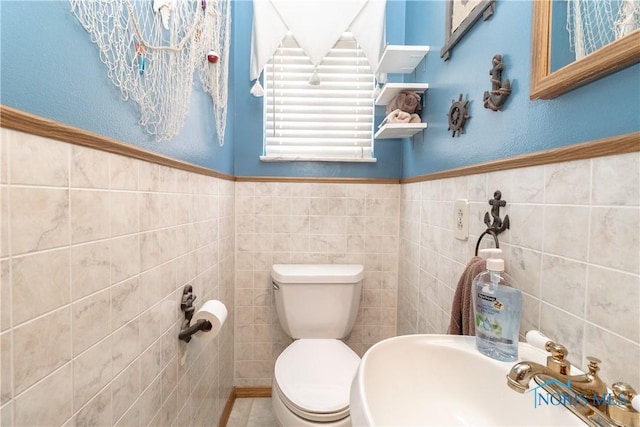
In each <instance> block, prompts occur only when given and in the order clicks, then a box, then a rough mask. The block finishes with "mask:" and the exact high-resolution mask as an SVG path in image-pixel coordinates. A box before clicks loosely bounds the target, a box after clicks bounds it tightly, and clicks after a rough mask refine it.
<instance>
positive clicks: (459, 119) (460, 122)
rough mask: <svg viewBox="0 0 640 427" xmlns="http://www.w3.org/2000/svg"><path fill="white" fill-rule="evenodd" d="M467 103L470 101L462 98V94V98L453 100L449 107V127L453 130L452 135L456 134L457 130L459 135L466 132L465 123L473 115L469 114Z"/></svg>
mask: <svg viewBox="0 0 640 427" xmlns="http://www.w3.org/2000/svg"><path fill="white" fill-rule="evenodd" d="M467 104H469V101H463V100H462V94H460V98H458V100H457V101H456V100H455V99H454V100H451V108H449V114H447V116H448V117H449V129H448V130H450V131H453V134H452V135H451V136H452V137H455V136H456V132H458V136H460V134H463V133H464V124H465V122H466V121H467V119H470V118H471V116H470V115H469V114H467Z"/></svg>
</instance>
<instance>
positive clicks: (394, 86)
mask: <svg viewBox="0 0 640 427" xmlns="http://www.w3.org/2000/svg"><path fill="white" fill-rule="evenodd" d="M427 89H429V83H387V84H385V85H384V87H383V88H382V91H381V92H380V95H378V97H377V98H376V103H375V105H387V104H388V103H389V102H391V100H392V99H393V98H395V97H396V95H398V93H400V92H401V91H403V90H410V91H413V92H418V93H423V92H424V91H426V90H427Z"/></svg>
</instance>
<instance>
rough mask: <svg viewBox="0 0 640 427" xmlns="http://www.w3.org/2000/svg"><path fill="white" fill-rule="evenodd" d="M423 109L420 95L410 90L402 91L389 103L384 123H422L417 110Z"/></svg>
mask: <svg viewBox="0 0 640 427" xmlns="http://www.w3.org/2000/svg"><path fill="white" fill-rule="evenodd" d="M421 109H422V107H421V105H420V95H418V94H417V93H416V92H412V91H409V90H403V91H400V92H399V93H398V94H397V95H396V97H395V98H393V100H392V101H391V102H390V103H389V104H387V117H386V118H385V119H384V120H383V123H420V122H421V119H420V116H419V115H418V114H417V113H416V112H417V111H420V110H421Z"/></svg>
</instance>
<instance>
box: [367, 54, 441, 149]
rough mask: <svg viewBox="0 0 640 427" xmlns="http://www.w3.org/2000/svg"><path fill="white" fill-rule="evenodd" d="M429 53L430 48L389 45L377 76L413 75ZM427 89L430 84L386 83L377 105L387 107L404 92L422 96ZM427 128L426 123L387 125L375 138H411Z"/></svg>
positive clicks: (381, 60) (378, 68)
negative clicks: (385, 74)
mask: <svg viewBox="0 0 640 427" xmlns="http://www.w3.org/2000/svg"><path fill="white" fill-rule="evenodd" d="M428 52H429V46H400V45H387V47H386V48H385V49H384V53H383V54H382V57H381V58H380V62H379V63H378V67H377V69H376V74H378V73H387V74H398V73H401V74H407V73H412V72H413V71H414V70H415V68H416V67H417V66H418V64H419V63H420V61H422V60H423V59H424V57H425V56H426V55H427V53H428ZM427 89H429V84H428V83H386V84H385V85H384V86H383V87H382V90H381V92H380V95H378V97H377V98H376V100H375V105H378V106H384V105H387V104H388V103H389V102H391V101H392V100H393V99H394V98H395V97H396V96H397V95H398V93H400V91H403V90H410V91H413V92H418V93H420V94H422V93H423V92H425V91H426V90H427ZM426 128H427V124H426V123H387V124H385V125H383V126H381V127H380V129H378V131H377V132H376V134H375V136H374V138H375V139H397V138H410V137H412V136H413V135H415V134H416V133H418V132H421V131H423V130H425V129H426Z"/></svg>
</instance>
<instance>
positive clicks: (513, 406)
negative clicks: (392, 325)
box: [350, 335, 585, 426]
mask: <svg viewBox="0 0 640 427" xmlns="http://www.w3.org/2000/svg"><path fill="white" fill-rule="evenodd" d="M518 353H519V357H520V358H519V361H520V360H530V361H535V362H538V363H542V364H544V363H545V361H546V356H547V354H546V353H545V352H544V351H542V350H539V349H537V348H535V347H532V346H531V345H529V344H527V343H520V347H519V351H518ZM515 363H516V362H501V361H498V360H494V359H491V358H490V357H487V356H485V355H483V354H481V353H479V352H478V351H477V350H476V348H475V337H469V336H457V335H404V336H398V337H393V338H389V339H386V340H384V341H380V342H379V343H377V344H376V345H374V346H373V347H371V348H370V349H369V350H368V351H367V352H366V353H365V355H364V356H363V358H362V361H361V363H360V367H359V368H358V372H357V374H356V377H355V378H354V380H353V384H352V386H351V397H350V407H351V420H352V423H353V425H354V426H429V425H437V426H442V425H459V426H471V425H473V426H516V425H527V426H532V425H535V426H584V425H585V424H584V423H583V422H582V421H581V420H580V419H579V418H578V417H577V416H576V415H574V414H573V413H572V412H571V411H569V410H567V409H566V408H565V407H564V406H562V405H561V404H559V402H558V401H557V400H556V401H553V400H549V399H548V401H549V403H548V404H544V403H543V402H541V401H540V400H539V399H537V395H538V394H542V393H544V395H545V396H546V397H548V394H547V393H546V391H544V390H543V389H537V388H536V387H537V386H538V385H537V384H536V383H535V382H532V383H531V384H530V388H529V390H528V391H527V392H525V393H523V394H520V393H517V392H515V391H513V390H511V389H510V388H509V387H508V386H507V380H506V375H507V373H508V372H509V370H510V369H511V367H512V366H513V365H514V364H515ZM552 402H553V403H554V404H552Z"/></svg>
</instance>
